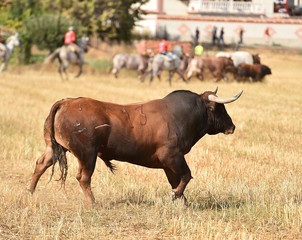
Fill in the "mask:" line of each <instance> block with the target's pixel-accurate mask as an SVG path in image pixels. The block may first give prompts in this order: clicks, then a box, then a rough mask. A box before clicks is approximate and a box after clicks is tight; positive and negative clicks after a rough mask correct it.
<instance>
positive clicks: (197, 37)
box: [195, 27, 199, 44]
mask: <svg viewBox="0 0 302 240" xmlns="http://www.w3.org/2000/svg"><path fill="white" fill-rule="evenodd" d="M198 40H199V29H198V27H196V30H195V44H198Z"/></svg>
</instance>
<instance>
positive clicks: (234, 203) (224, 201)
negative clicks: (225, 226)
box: [188, 193, 246, 211]
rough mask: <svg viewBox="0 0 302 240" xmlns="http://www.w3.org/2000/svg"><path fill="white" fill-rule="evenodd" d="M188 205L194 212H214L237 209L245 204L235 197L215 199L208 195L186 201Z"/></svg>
mask: <svg viewBox="0 0 302 240" xmlns="http://www.w3.org/2000/svg"><path fill="white" fill-rule="evenodd" d="M188 201H189V203H190V205H191V206H192V207H193V208H194V209H196V210H201V211H202V210H216V211H222V210H223V209H230V208H235V209H238V208H240V207H242V206H244V205H245V204H246V201H244V200H242V199H237V198H236V197H235V196H232V195H229V196H225V197H224V198H219V199H217V198H216V197H215V196H214V195H212V194H211V193H209V195H208V196H206V197H203V196H200V197H199V196H198V197H197V198H194V200H192V199H188Z"/></svg>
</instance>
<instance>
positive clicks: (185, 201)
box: [172, 191, 189, 206]
mask: <svg viewBox="0 0 302 240" xmlns="http://www.w3.org/2000/svg"><path fill="white" fill-rule="evenodd" d="M176 199H179V200H182V201H183V203H184V205H185V206H189V203H188V201H187V198H186V197H185V195H183V194H182V195H180V196H177V194H176V193H175V192H174V191H173V192H172V201H175V200H176Z"/></svg>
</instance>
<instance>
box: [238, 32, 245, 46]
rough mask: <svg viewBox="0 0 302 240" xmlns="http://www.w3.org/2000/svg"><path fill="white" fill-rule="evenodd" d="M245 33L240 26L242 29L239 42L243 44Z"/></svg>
mask: <svg viewBox="0 0 302 240" xmlns="http://www.w3.org/2000/svg"><path fill="white" fill-rule="evenodd" d="M243 33H244V30H243V28H240V31H239V44H243Z"/></svg>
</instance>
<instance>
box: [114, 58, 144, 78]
mask: <svg viewBox="0 0 302 240" xmlns="http://www.w3.org/2000/svg"><path fill="white" fill-rule="evenodd" d="M148 61H149V56H147V55H141V54H121V53H119V54H116V55H115V56H114V58H113V69H112V74H114V76H115V77H116V78H117V77H118V73H119V72H120V70H121V69H122V68H126V69H129V70H136V71H137V72H138V74H139V78H140V79H141V77H142V75H143V74H144V73H145V71H146V70H147V68H148Z"/></svg>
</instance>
